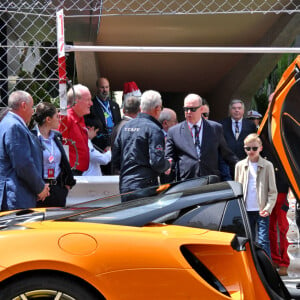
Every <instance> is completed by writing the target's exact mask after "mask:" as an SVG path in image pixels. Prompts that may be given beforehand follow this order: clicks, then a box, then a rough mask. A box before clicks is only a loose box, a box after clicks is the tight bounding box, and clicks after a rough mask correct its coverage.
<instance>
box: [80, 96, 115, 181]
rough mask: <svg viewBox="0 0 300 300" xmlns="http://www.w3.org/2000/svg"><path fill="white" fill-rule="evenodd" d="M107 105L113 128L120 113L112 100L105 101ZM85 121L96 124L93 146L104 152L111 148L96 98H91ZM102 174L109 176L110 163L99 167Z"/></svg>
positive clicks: (100, 106)
mask: <svg viewBox="0 0 300 300" xmlns="http://www.w3.org/2000/svg"><path fill="white" fill-rule="evenodd" d="M106 101H108V103H109V107H110V111H111V115H112V119H113V122H114V126H116V125H117V124H118V123H119V122H120V121H121V113H120V107H119V105H118V103H117V102H115V101H112V100H106ZM84 118H85V120H87V119H91V120H93V121H94V122H96V124H97V126H98V127H99V131H98V133H97V136H96V137H95V138H93V140H92V142H93V144H94V145H95V146H96V147H97V148H99V149H101V150H104V149H105V148H106V147H107V146H111V139H110V134H111V133H109V132H108V130H107V126H106V120H105V116H104V112H103V109H102V105H101V104H100V103H99V101H98V100H97V98H96V97H94V98H93V106H92V107H91V113H90V114H89V115H87V116H85V117H84ZM101 170H102V173H103V174H104V175H111V171H112V170H111V163H109V164H107V165H105V166H102V167H101Z"/></svg>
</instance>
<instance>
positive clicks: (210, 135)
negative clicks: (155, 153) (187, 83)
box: [166, 94, 238, 180]
mask: <svg viewBox="0 0 300 300" xmlns="http://www.w3.org/2000/svg"><path fill="white" fill-rule="evenodd" d="M183 111H184V115H185V119H186V120H185V121H183V122H181V123H179V124H177V125H175V126H173V127H172V128H170V129H169V131H168V138H167V145H166V156H167V157H168V158H172V160H173V161H174V163H175V165H176V172H177V174H176V178H177V180H184V179H188V178H195V177H200V176H203V175H218V176H220V171H219V169H218V157H219V153H220V154H221V155H222V157H223V158H224V160H225V161H226V162H227V163H228V164H229V165H230V166H231V167H232V168H231V169H232V173H233V170H234V165H235V163H236V162H237V161H238V158H237V157H236V156H235V155H234V154H233V153H232V151H231V150H230V149H229V147H228V146H227V143H226V141H225V139H224V135H223V130H222V126H221V125H220V124H219V123H217V122H214V121H210V120H205V119H204V118H203V117H202V112H203V106H202V98H201V97H200V96H199V95H197V94H189V95H187V96H186V97H185V99H184V107H183Z"/></svg>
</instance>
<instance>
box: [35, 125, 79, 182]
mask: <svg viewBox="0 0 300 300" xmlns="http://www.w3.org/2000/svg"><path fill="white" fill-rule="evenodd" d="M31 132H32V133H33V134H34V135H35V136H37V130H35V129H33V130H31ZM54 142H55V144H56V145H57V147H58V149H59V151H60V153H61V161H60V164H59V166H60V169H61V178H62V181H63V184H64V185H69V186H70V187H72V186H74V185H75V184H76V180H75V179H74V176H73V173H72V170H71V166H70V163H69V160H68V157H67V155H66V152H65V149H64V147H63V145H62V135H61V133H60V132H59V131H54ZM41 148H42V150H44V149H43V145H42V144H41Z"/></svg>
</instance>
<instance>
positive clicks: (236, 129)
mask: <svg viewBox="0 0 300 300" xmlns="http://www.w3.org/2000/svg"><path fill="white" fill-rule="evenodd" d="M239 135H240V128H239V122H238V121H235V139H236V140H237V139H238V138H239Z"/></svg>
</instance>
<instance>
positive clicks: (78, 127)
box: [59, 84, 93, 176]
mask: <svg viewBox="0 0 300 300" xmlns="http://www.w3.org/2000/svg"><path fill="white" fill-rule="evenodd" d="M67 101H68V107H69V108H68V115H67V116H66V117H63V118H62V121H61V122H60V125H59V131H60V132H61V134H62V136H63V138H64V139H66V141H67V142H66V144H67V145H68V146H69V160H70V165H71V167H72V172H73V175H75V176H81V175H82V173H83V172H84V171H86V170H87V169H88V168H89V161H90V155H89V147H88V131H87V128H86V125H85V121H84V116H85V115H88V114H89V113H90V108H91V106H92V105H93V102H92V97H91V93H90V90H89V89H88V88H87V87H86V86H84V85H82V84H76V85H74V87H73V89H72V88H71V89H69V91H68V93H67ZM75 147H76V148H75Z"/></svg>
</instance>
